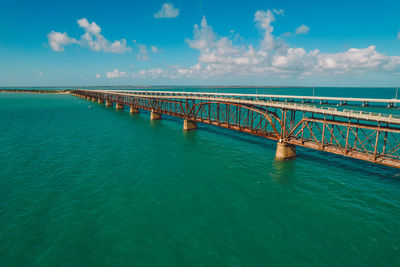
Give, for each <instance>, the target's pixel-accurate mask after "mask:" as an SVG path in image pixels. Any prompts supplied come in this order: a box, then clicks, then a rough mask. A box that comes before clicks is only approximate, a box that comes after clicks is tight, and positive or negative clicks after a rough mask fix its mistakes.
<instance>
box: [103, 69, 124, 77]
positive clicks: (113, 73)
mask: <svg viewBox="0 0 400 267" xmlns="http://www.w3.org/2000/svg"><path fill="white" fill-rule="evenodd" d="M122 77H127V74H126V72H125V71H121V72H120V71H119V70H118V69H115V70H113V71H111V72H107V78H109V79H111V78H122Z"/></svg>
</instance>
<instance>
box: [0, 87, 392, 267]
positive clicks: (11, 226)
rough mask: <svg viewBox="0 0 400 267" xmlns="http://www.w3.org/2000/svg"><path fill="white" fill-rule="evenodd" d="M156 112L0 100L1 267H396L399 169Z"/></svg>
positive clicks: (59, 99)
mask: <svg viewBox="0 0 400 267" xmlns="http://www.w3.org/2000/svg"><path fill="white" fill-rule="evenodd" d="M265 90H267V89H265ZM279 90H280V91H279ZM290 90H292V89H290ZM290 90H289V89H288V91H290ZM299 90H300V89H299ZM301 90H304V92H303V93H305V92H308V91H306V90H310V89H309V88H308V89H301ZM301 90H300V91H301ZM335 90H336V91H335ZM335 90H328V89H327V90H326V92H325V93H324V95H328V94H329V92H331V95H332V94H333V95H334V92H338V91H339V92H338V94H339V93H340V94H344V93H347V94H348V96H355V95H359V94H360V93H362V94H363V96H365V97H366V95H367V96H375V97H387V98H393V97H394V94H395V89H393V88H388V89H382V90H378V91H375V93H374V91H373V90H375V89H365V90H360V89H343V88H337V89H335ZM340 90H344V91H343V92H342V93H341V92H340ZM270 91H273V90H270ZM277 91H279V93H281V92H282V91H284V92H288V91H285V89H276V90H275V91H274V92H271V93H277ZM297 92H299V91H297ZM319 93H321V91H319ZM322 93H323V92H322ZM322 93H321V94H322ZM290 94H293V92H292V91H290ZM89 106H90V108H89ZM149 116H150V114H149V113H148V112H145V111H142V112H141V113H140V114H135V115H130V114H129V112H128V110H124V111H116V110H115V108H112V107H105V105H101V104H97V103H94V102H88V101H86V100H83V99H80V98H76V97H73V96H70V95H43V94H11V93H3V94H0V144H1V146H0V226H1V227H0V266H310V265H317V266H338V265H342V266H400V177H399V176H398V175H399V170H397V169H393V168H388V167H384V166H379V165H374V164H371V163H368V162H363V161H359V160H354V159H348V158H344V157H341V156H337V155H332V154H328V153H324V152H319V151H313V150H309V149H305V148H298V150H297V154H298V157H297V158H296V159H295V160H293V161H288V162H275V161H274V156H275V146H276V144H275V143H274V142H273V141H270V140H266V139H263V138H259V137H253V136H249V135H245V134H241V133H237V132H233V131H229V130H226V129H219V128H216V127H213V126H208V125H204V124H199V130H197V131H191V132H183V131H182V121H181V120H179V119H176V118H173V117H168V116H164V117H163V120H162V121H150V120H149Z"/></svg>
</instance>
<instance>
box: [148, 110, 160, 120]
mask: <svg viewBox="0 0 400 267" xmlns="http://www.w3.org/2000/svg"><path fill="white" fill-rule="evenodd" d="M150 120H152V121H154V120H161V113H158V112H155V111H151V113H150Z"/></svg>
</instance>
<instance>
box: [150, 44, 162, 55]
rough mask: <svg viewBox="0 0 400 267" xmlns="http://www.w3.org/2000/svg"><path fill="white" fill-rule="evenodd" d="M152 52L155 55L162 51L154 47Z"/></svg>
mask: <svg viewBox="0 0 400 267" xmlns="http://www.w3.org/2000/svg"><path fill="white" fill-rule="evenodd" d="M151 52H153V53H160V52H161V50H160V49H158V48H157V47H156V46H154V45H152V46H151Z"/></svg>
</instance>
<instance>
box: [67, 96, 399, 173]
mask: <svg viewBox="0 0 400 267" xmlns="http://www.w3.org/2000/svg"><path fill="white" fill-rule="evenodd" d="M71 94H72V95H75V96H77V97H81V98H85V99H87V100H91V101H96V102H98V103H105V104H106V106H113V105H115V107H116V109H123V108H125V107H130V112H131V113H139V112H140V110H147V111H150V119H151V120H160V119H162V114H165V115H170V116H174V117H178V118H181V119H183V129H184V130H195V129H197V123H198V122H200V123H205V124H210V125H215V126H218V127H223V128H227V129H231V130H236V131H240V132H244V133H247V134H251V135H256V136H261V137H264V138H268V139H271V140H275V141H276V142H277V150H276V159H277V160H287V159H290V158H294V157H295V156H296V146H302V147H307V148H310V149H315V150H320V151H325V152H329V153H333V154H337V155H342V156H345V157H350V158H355V159H360V160H364V161H369V162H373V163H376V164H382V165H386V166H390V167H395V168H400V155H399V149H400V142H399V140H400V116H398V115H392V114H390V113H373V112H369V111H363V110H349V109H342V110H340V109H338V108H332V107H324V106H323V105H311V104H305V103H299V102H291V101H289V100H290V99H297V100H299V99H300V100H301V99H303V100H304V99H306V100H319V101H322V102H323V101H333V100H334V101H339V102H340V101H342V103H344V102H350V101H351V102H356V103H371V102H376V103H386V104H388V107H393V106H395V104H397V103H399V102H400V101H399V100H397V99H363V98H335V99H331V98H326V97H325V98H324V97H316V98H315V99H312V98H310V97H301V96H290V97H288V96H283V95H273V97H272V95H254V94H228V93H203V92H176V91H132V90H72V91H71ZM283 99H285V100H284V101H282V100H283ZM349 99H350V100H349ZM322 102H321V104H324V103H325V102H324V103H322ZM390 103H391V104H390Z"/></svg>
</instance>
